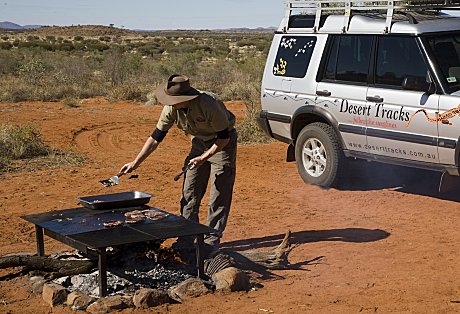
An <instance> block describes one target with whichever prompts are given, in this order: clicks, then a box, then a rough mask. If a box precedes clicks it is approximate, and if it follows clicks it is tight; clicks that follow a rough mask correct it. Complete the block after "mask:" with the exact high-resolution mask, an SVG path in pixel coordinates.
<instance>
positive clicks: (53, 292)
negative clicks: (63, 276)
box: [42, 283, 69, 307]
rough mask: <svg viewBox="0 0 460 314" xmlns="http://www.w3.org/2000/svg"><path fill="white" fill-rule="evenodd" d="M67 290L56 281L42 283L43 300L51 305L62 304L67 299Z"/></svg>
mask: <svg viewBox="0 0 460 314" xmlns="http://www.w3.org/2000/svg"><path fill="white" fill-rule="evenodd" d="M68 293H69V292H68V291H67V289H66V288H64V287H63V286H61V285H58V284H56V283H45V284H44V285H43V292H42V297H43V300H44V301H45V302H46V303H48V304H49V305H50V306H51V307H54V306H56V305H59V304H63V303H64V302H65V301H66V300H67V294H68Z"/></svg>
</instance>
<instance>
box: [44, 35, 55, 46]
mask: <svg viewBox="0 0 460 314" xmlns="http://www.w3.org/2000/svg"><path fill="white" fill-rule="evenodd" d="M46 41H47V42H49V43H51V44H54V43H55V42H56V37H55V36H52V35H48V36H46Z"/></svg>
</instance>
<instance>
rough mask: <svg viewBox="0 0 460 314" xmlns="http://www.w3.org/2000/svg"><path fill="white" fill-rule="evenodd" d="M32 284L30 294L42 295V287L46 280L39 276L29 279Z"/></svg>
mask: <svg viewBox="0 0 460 314" xmlns="http://www.w3.org/2000/svg"><path fill="white" fill-rule="evenodd" d="M30 281H31V282H32V289H31V290H32V293H34V294H42V293H43V285H44V284H45V282H46V279H45V278H43V277H41V276H34V277H32V278H30Z"/></svg>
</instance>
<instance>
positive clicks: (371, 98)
mask: <svg viewBox="0 0 460 314" xmlns="http://www.w3.org/2000/svg"><path fill="white" fill-rule="evenodd" d="M366 99H367V100H368V101H372V102H383V98H382V97H380V96H367V97H366Z"/></svg>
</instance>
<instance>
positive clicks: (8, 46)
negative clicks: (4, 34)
mask: <svg viewBox="0 0 460 314" xmlns="http://www.w3.org/2000/svg"><path fill="white" fill-rule="evenodd" d="M11 48H13V44H12V43H10V42H7V41H6V42H1V43H0V49H5V50H10V49H11Z"/></svg>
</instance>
